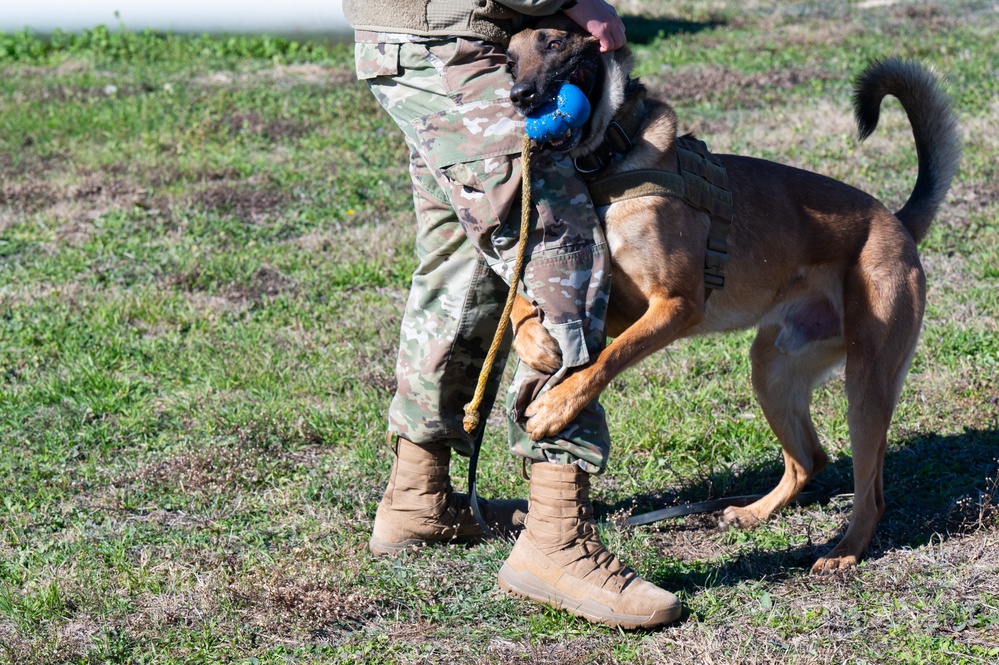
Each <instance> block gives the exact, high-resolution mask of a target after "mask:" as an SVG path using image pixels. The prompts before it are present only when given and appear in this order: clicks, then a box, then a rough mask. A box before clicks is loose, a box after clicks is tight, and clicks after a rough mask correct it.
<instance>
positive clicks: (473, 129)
mask: <svg viewBox="0 0 999 665" xmlns="http://www.w3.org/2000/svg"><path fill="white" fill-rule="evenodd" d="M510 113H511V112H510V102H509V100H496V101H488V102H472V103H470V104H460V105H458V106H455V107H453V108H450V109H447V110H446V111H441V112H439V113H433V114H431V115H427V116H423V117H422V118H419V119H418V120H417V121H416V122H415V126H416V134H417V137H418V139H419V141H420V144H421V145H420V152H421V153H422V154H424V155H426V156H427V158H428V161H430V160H433V163H432V164H431V167H432V168H435V169H437V170H439V171H443V170H444V169H446V168H447V167H449V166H452V165H454V164H461V163H463V162H470V161H481V160H484V159H488V158H489V157H498V156H500V155H515V154H519V153H520V148H521V142H522V137H523V135H524V122H523V121H522V120H515V119H513V118H511V117H510Z"/></svg>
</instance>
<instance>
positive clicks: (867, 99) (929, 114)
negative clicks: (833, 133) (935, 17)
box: [853, 58, 961, 242]
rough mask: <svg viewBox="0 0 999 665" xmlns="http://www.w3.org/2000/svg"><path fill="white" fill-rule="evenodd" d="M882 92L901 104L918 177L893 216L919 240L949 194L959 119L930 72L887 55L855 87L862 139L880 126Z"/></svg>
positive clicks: (957, 153) (957, 155) (956, 157)
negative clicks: (909, 127) (911, 138)
mask: <svg viewBox="0 0 999 665" xmlns="http://www.w3.org/2000/svg"><path fill="white" fill-rule="evenodd" d="M885 95H892V96H894V97H897V98H898V100H899V101H900V102H902V108H904V109H905V113H906V115H908V116H909V122H910V123H911V125H912V135H913V136H914V137H915V139H916V154H917V155H918V157H919V175H918V176H916V186H915V187H913V189H912V194H910V195H909V200H908V201H906V202H905V205H904V206H902V209H901V210H899V211H898V212H897V213H895V216H896V217H898V218H899V219H900V220H901V221H902V224H903V225H904V226H905V228H906V230H908V231H909V234H910V235H912V237H913V238H914V239H915V241H916V242H919V241H920V240H922V239H923V237H924V236H925V235H926V232H927V231H929V229H930V223H931V222H932V221H933V218H934V217H935V216H936V214H937V210H939V208H940V205H941V204H942V203H943V200H944V197H945V196H947V190H949V189H950V181H951V180H952V179H953V178H954V174H955V173H956V172H957V166H958V163H959V162H960V160H961V141H960V139H959V138H958V136H957V122H956V120H955V118H954V113H953V111H951V108H950V101H949V100H948V99H947V96H946V95H945V94H944V92H943V90H941V89H940V86H939V85H938V84H937V80H936V77H935V76H934V75H933V74H931V73H930V72H929V71H928V70H926V69H925V68H924V67H923V66H922V65H920V64H918V63H916V62H913V61H911V60H900V59H898V58H886V59H884V60H877V61H875V62H873V63H872V64H871V65H869V66H868V67H867V69H866V70H864V73H863V74H861V75H860V77H859V78H858V79H857V83H856V85H855V87H854V95H853V108H854V112H855V115H856V117H857V126H858V128H859V129H860V140H861V141H863V140H864V139H866V138H867V137H868V136H870V135H871V133H872V132H873V131H874V128H875V127H877V126H878V116H879V115H880V113H881V100H882V99H884V97H885Z"/></svg>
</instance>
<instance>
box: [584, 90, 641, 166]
mask: <svg viewBox="0 0 999 665" xmlns="http://www.w3.org/2000/svg"><path fill="white" fill-rule="evenodd" d="M644 120H645V102H644V101H641V100H639V101H638V103H637V104H632V105H631V108H630V109H629V110H628V111H627V112H625V113H624V114H622V115H621V116H620V117H615V118H614V119H613V120H611V121H610V124H609V125H607V129H606V130H605V131H604V140H603V141H602V142H601V143H600V145H598V146H597V148H596V149H595V150H594V151H593V152H589V153H587V154H585V155H583V156H581V157H577V158H576V159H574V160H573V164H574V165H575V166H576V170H577V171H578V172H580V173H582V174H583V175H584V176H585V175H589V174H591V173H596V172H598V171H600V170H602V169H604V168H605V167H606V166H608V165H609V164H610V163H611V162H613V161H614V160H615V159H617V158H618V157H620V156H621V155H626V154H628V152H629V151H630V150H631V149H632V148H633V147H635V137H636V136H638V132H639V130H640V129H641V128H642V122H643V121H644Z"/></svg>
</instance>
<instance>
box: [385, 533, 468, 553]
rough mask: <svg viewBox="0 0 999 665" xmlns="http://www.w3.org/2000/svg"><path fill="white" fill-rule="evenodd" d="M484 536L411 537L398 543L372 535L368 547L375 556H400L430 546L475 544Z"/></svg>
mask: <svg viewBox="0 0 999 665" xmlns="http://www.w3.org/2000/svg"><path fill="white" fill-rule="evenodd" d="M484 538H485V537H484V536H465V537H462V538H451V539H449V540H420V539H419V538H410V539H408V540H403V541H402V542H398V543H390V542H388V541H387V540H382V539H381V538H376V537H375V536H371V539H370V540H368V549H369V550H370V551H371V553H372V554H373V555H375V556H398V555H400V554H402V553H403V552H414V551H417V550H422V549H426V548H428V547H439V546H442V545H473V544H475V543H478V542H481V541H482V540H483V539H484Z"/></svg>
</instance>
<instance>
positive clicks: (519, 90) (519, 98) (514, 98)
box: [510, 81, 538, 109]
mask: <svg viewBox="0 0 999 665" xmlns="http://www.w3.org/2000/svg"><path fill="white" fill-rule="evenodd" d="M537 96H538V91H537V89H536V88H535V87H534V84H533V83H528V82H526V81H523V82H521V83H517V84H515V85H514V86H513V89H512V90H511V91H510V101H511V102H513V103H514V104H515V105H516V106H517V107H518V108H521V109H530V108H531V107H532V106H533V105H534V100H535V99H536V98H537Z"/></svg>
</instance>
